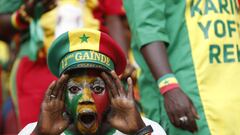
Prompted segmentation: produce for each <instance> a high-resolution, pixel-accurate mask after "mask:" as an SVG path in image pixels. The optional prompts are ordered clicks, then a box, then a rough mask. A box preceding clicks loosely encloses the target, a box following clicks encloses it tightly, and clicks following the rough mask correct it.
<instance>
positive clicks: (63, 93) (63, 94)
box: [60, 83, 67, 101]
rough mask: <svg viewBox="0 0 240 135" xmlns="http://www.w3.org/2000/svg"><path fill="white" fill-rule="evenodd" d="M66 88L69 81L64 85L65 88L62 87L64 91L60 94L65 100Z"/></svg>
mask: <svg viewBox="0 0 240 135" xmlns="http://www.w3.org/2000/svg"><path fill="white" fill-rule="evenodd" d="M66 90H67V83H65V84H64V85H63V89H62V93H61V94H60V97H61V98H60V100H62V101H65V93H66Z"/></svg>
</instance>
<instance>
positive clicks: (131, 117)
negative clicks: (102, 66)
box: [102, 71, 145, 134]
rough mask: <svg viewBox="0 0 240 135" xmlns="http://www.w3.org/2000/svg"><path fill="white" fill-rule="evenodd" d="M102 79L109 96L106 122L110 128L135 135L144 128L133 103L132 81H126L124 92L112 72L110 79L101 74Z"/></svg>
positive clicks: (129, 79)
mask: <svg viewBox="0 0 240 135" xmlns="http://www.w3.org/2000/svg"><path fill="white" fill-rule="evenodd" d="M102 77H103V79H104V81H105V83H106V84H107V88H108V91H109V95H110V101H111V109H110V112H109V114H108V122H109V123H110V124H111V125H112V127H114V128H116V129H118V130H119V131H121V132H123V133H125V134H132V133H136V132H137V131H138V130H140V129H141V128H143V127H145V124H144V122H143V120H142V118H141V116H140V114H139V112H138V110H137V108H136V105H135V102H134V97H133V84H132V79H131V78H128V79H127V82H128V91H127V92H126V91H125V90H124V88H123V86H122V84H121V81H120V79H119V78H118V76H117V75H116V73H115V72H114V71H112V72H111V77H110V76H108V75H107V74H106V73H102Z"/></svg>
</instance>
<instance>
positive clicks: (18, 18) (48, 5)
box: [0, 0, 56, 41]
mask: <svg viewBox="0 0 240 135" xmlns="http://www.w3.org/2000/svg"><path fill="white" fill-rule="evenodd" d="M38 3H39V0H31V1H30V0H28V1H25V3H24V4H22V5H21V6H20V7H19V9H17V10H16V11H15V12H13V13H10V12H9V13H1V14H0V20H1V21H0V29H1V31H0V39H1V40H4V41H10V40H11V38H12V36H13V35H14V34H17V33H20V32H23V31H25V30H26V29H28V26H29V23H30V19H31V18H32V17H33V16H34V9H35V6H36V5H37V4H38ZM41 3H42V5H43V7H44V10H43V12H44V13H45V12H47V11H49V10H51V9H52V8H54V7H55V6H56V0H50V1H49V0H43V1H41Z"/></svg>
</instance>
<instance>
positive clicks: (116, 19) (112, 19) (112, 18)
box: [106, 15, 136, 82]
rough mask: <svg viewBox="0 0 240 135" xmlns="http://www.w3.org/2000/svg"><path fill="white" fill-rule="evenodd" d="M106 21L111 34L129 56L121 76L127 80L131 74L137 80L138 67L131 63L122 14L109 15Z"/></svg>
mask: <svg viewBox="0 0 240 135" xmlns="http://www.w3.org/2000/svg"><path fill="white" fill-rule="evenodd" d="M106 23H107V27H108V29H109V34H110V35H111V36H112V38H113V39H114V40H115V41H116V42H117V43H118V44H119V45H120V47H121V48H122V49H123V51H124V53H125V56H126V58H127V66H126V69H125V71H124V73H123V74H122V76H121V79H122V80H127V77H129V76H131V77H132V78H133V80H136V75H135V74H134V71H135V70H136V68H135V67H134V66H133V65H132V64H131V63H130V61H129V58H128V52H129V49H130V47H129V46H128V44H127V41H126V38H127V37H126V35H125V29H126V28H125V27H124V25H123V22H122V20H121V18H120V16H119V15H108V16H107V17H106ZM134 82H135V81H134Z"/></svg>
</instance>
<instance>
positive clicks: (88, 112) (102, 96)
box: [66, 72, 109, 134]
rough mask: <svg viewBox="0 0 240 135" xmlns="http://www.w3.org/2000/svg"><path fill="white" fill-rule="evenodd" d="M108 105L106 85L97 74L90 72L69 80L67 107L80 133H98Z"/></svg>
mask: <svg viewBox="0 0 240 135" xmlns="http://www.w3.org/2000/svg"><path fill="white" fill-rule="evenodd" d="M108 104H109V99H108V92H107V91H106V87H105V83H104V81H103V80H102V78H101V77H99V75H98V74H97V73H89V72H88V73H85V74H82V75H78V76H75V77H71V78H70V79H69V81H68V84H67V91H66V106H67V111H68V112H70V114H71V116H72V117H73V118H74V122H75V124H76V126H77V129H78V131H79V132H81V133H83V134H86V133H87V134H89V133H90V134H93V133H96V132H97V130H98V128H99V127H100V123H101V120H102V115H103V112H104V111H105V110H106V108H107V106H108Z"/></svg>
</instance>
